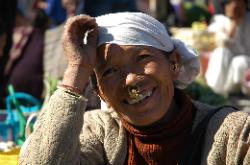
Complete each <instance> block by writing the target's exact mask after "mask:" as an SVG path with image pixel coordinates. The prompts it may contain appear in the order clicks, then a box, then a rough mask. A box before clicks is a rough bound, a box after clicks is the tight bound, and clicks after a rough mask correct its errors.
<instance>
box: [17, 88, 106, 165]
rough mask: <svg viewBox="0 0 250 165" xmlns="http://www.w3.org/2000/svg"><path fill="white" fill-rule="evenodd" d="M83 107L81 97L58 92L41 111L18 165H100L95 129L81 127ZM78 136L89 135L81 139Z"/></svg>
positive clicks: (99, 146) (59, 90) (98, 144)
mask: <svg viewBox="0 0 250 165" xmlns="http://www.w3.org/2000/svg"><path fill="white" fill-rule="evenodd" d="M85 107H86V99H85V98H84V97H82V96H79V95H75V94H72V93H70V92H67V91H64V90H63V89H58V90H57V91H56V92H55V93H54V94H53V95H52V97H51V99H50V101H49V103H48V105H47V106H46V107H45V108H44V109H43V110H42V111H41V112H40V114H39V117H38V119H37V122H36V125H35V128H34V131H33V133H32V134H31V135H30V136H29V137H28V139H27V140H26V141H25V143H24V145H23V146H22V149H21V153H20V159H19V164H21V165H23V164H25V165H26V164H30V165H37V164H44V165H45V164H46V165H56V164H60V165H64V164H65V165H68V164H72V165H74V164H103V154H102V153H103V147H102V143H101V140H100V139H101V138H99V136H100V135H98V133H96V132H95V131H96V130H97V129H96V128H91V124H86V126H83V120H84V119H83V114H84V110H85ZM92 124H93V123H92ZM87 125H88V126H87ZM83 127H85V128H84V129H83ZM100 129H101V128H99V130H100ZM85 132H86V133H85ZM99 132H100V131H99ZM80 133H81V134H83V135H84V134H86V135H88V136H86V137H85V139H84V140H80V138H79V137H81V136H80ZM89 138H92V139H89ZM82 139H83V138H82ZM80 141H81V142H80ZM85 144H86V148H85ZM87 144H88V145H87ZM83 148H84V150H83ZM100 155H101V156H100ZM92 161H94V162H92ZM90 162H91V163H90Z"/></svg>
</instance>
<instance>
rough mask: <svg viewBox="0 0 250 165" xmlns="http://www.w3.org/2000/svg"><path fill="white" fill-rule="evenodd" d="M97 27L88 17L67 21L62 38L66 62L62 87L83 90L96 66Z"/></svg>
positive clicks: (93, 19) (83, 16)
mask: <svg viewBox="0 0 250 165" xmlns="http://www.w3.org/2000/svg"><path fill="white" fill-rule="evenodd" d="M97 27H98V26H97V23H96V21H95V18H93V17H90V16H88V15H79V16H75V17H71V18H69V19H68V20H67V22H66V25H65V29H64V33H63V37H62V45H63V50H64V54H65V56H66V58H67V60H68V67H67V69H66V72H65V74H64V78H63V84H64V85H67V86H72V87H74V88H77V89H79V90H83V89H84V86H85V85H86V83H87V81H88V79H89V76H90V75H91V74H92V73H93V68H94V67H95V65H96V58H97V55H96V49H97V36H98V32H97ZM84 38H85V40H86V42H84Z"/></svg>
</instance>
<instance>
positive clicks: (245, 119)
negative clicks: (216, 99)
mask: <svg viewBox="0 0 250 165" xmlns="http://www.w3.org/2000/svg"><path fill="white" fill-rule="evenodd" d="M214 120H218V118H217V119H214ZM213 124H214V123H213ZM210 127H211V126H210ZM210 131H211V130H210ZM249 134H250V116H249V115H248V114H247V113H244V112H233V113H230V114H229V115H228V116H227V117H226V118H224V121H223V123H222V124H221V126H220V128H219V130H218V131H217V133H216V134H215V136H214V141H213V145H212V148H211V151H210V153H209V156H208V164H226V165H231V164H242V165H248V164H249V162H250V135H249Z"/></svg>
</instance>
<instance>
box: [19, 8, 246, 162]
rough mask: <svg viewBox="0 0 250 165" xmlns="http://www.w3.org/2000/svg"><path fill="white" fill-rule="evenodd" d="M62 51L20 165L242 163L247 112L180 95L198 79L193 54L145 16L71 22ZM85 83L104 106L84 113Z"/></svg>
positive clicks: (83, 18)
mask: <svg viewBox="0 0 250 165" xmlns="http://www.w3.org/2000/svg"><path fill="white" fill-rule="evenodd" d="M83 41H84V42H83ZM63 47H64V52H65V54H66V56H67V58H68V67H67V70H66V72H65V74H64V79H63V82H62V85H60V86H59V87H58V90H57V91H56V92H55V93H54V94H53V96H52V97H51V99H50V101H49V104H48V105H47V107H46V108H45V109H43V110H42V111H41V113H40V115H39V117H38V120H37V123H36V127H35V129H34V132H33V133H32V134H31V135H30V136H29V137H28V139H27V140H26V142H25V144H24V145H23V147H22V150H21V154H20V162H19V163H20V164H46V165H47V164H51V165H54V164H65V165H68V164H86V165H87V164H114V165H119V164H121V165H124V164H130V165H132V164H133V165H134V164H136V165H137V164H138V165H142V164H151V165H156V164H157V165H159V164H162V165H165V164H170V165H176V164H179V165H198V164H202V165H203V164H208V165H214V164H228V165H229V164H230V165H231V164H245V165H246V164H248V162H249V159H250V150H249V144H250V141H249V139H250V138H249V129H248V128H249V126H250V118H249V116H248V114H246V113H243V112H235V111H234V110H233V109H232V108H230V107H222V108H215V107H211V106H209V105H205V104H202V103H200V102H196V101H194V100H191V99H190V98H189V97H188V96H187V95H186V94H185V93H184V92H183V91H182V90H181V89H182V88H185V87H186V86H187V85H188V84H190V83H191V82H192V81H193V80H194V79H195V77H196V76H197V74H198V73H199V63H198V56H197V54H196V53H195V51H193V49H191V48H190V47H188V46H186V45H185V44H184V43H183V42H181V41H178V40H174V39H171V38H170V37H169V35H168V33H167V31H166V30H165V27H164V26H163V25H162V24H161V23H160V22H158V21H157V20H155V19H154V18H152V17H150V16H148V15H146V14H143V13H129V12H126V13H116V14H109V15H103V16H100V17H97V18H92V17H90V16H87V15H80V16H76V17H73V18H70V19H69V20H68V21H67V23H66V25H65V31H64V35H63ZM93 75H94V76H93ZM90 77H92V79H93V82H95V84H96V92H97V93H98V95H99V96H100V98H101V99H102V100H103V101H105V103H106V104H107V105H108V108H107V109H103V110H94V111H90V112H86V113H85V112H84V110H85V107H86V102H87V100H86V99H85V98H84V97H83V96H81V95H80V93H82V91H83V90H84V88H85V86H86V84H87V82H88V80H89V78H90ZM219 110H220V111H219ZM217 111H219V112H217ZM214 113H215V114H214ZM212 114H213V116H212ZM211 116H212V117H211ZM202 131H203V132H202ZM197 151H200V152H197Z"/></svg>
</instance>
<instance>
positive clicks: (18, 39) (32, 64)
mask: <svg viewBox="0 0 250 165" xmlns="http://www.w3.org/2000/svg"><path fill="white" fill-rule="evenodd" d="M20 2H21V1H20ZM34 3H35V1H32V2H31V1H30V3H29V5H30V6H25V8H22V7H21V6H20V5H18V9H17V14H16V20H15V27H14V33H13V44H12V47H11V50H10V53H9V59H8V61H7V64H6V66H5V69H4V79H5V83H4V84H3V90H1V92H3V96H6V95H7V86H8V85H9V84H12V85H13V86H14V89H15V91H17V92H25V93H28V94H30V95H32V96H34V97H36V98H38V99H41V97H42V91H43V43H44V31H45V29H46V27H47V26H46V24H47V22H46V21H47V19H46V17H45V15H44V14H43V13H40V12H41V11H39V10H37V9H35V8H33V6H34ZM26 9H28V10H26Z"/></svg>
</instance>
